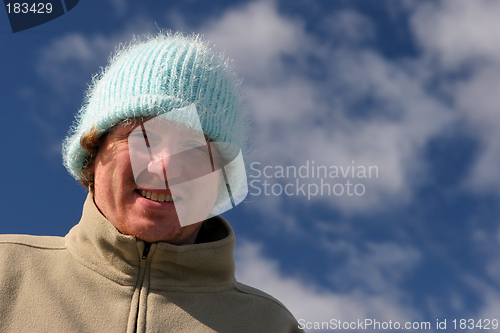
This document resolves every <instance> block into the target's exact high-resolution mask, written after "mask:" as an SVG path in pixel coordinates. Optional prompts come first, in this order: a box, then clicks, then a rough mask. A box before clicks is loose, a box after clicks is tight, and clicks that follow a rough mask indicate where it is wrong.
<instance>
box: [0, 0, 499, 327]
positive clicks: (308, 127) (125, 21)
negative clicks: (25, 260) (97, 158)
mask: <svg viewBox="0 0 500 333" xmlns="http://www.w3.org/2000/svg"><path fill="white" fill-rule="evenodd" d="M499 15H500V3H498V2H495V1H486V0H476V1H466V0H446V1H426V0H423V1H389V0H387V1H340V0H337V1H305V0H292V1H289V0H287V1H285V0H281V1H278V0H275V1H267V0H258V1H231V2H229V1H210V2H206V1H197V0H190V1H169V2H159V1H158V2H155V4H154V5H153V4H151V2H139V1H126V0H107V1H101V2H99V5H98V4H97V2H95V1H85V0H81V1H80V3H79V4H78V5H77V6H76V7H75V8H74V9H73V10H71V11H70V12H68V13H67V14H65V15H63V16H61V17H59V18H57V19H55V20H53V21H51V22H48V23H46V24H44V25H41V26H38V27H35V28H33V29H30V30H26V31H24V32H19V33H16V34H13V33H12V32H11V30H10V26H9V24H8V20H7V15H6V13H5V11H3V12H2V11H0V59H1V62H0V77H1V78H2V80H1V83H0V85H1V88H2V89H1V90H0V94H1V98H0V106H1V112H2V123H3V124H4V125H3V130H2V131H1V132H0V135H1V139H2V142H3V145H2V163H1V169H0V170H1V174H2V175H3V181H2V185H1V186H2V189H3V193H4V194H3V195H2V200H1V201H0V205H1V211H2V213H3V218H2V222H1V223H0V232H1V233H29V234H36V235H60V236H63V235H65V234H66V233H67V231H68V230H69V229H70V228H71V227H72V226H73V225H74V224H75V223H77V222H78V220H79V217H80V213H81V208H82V203H83V201H84V199H85V196H86V192H85V190H84V189H83V188H82V187H81V186H79V185H78V184H77V183H76V182H75V181H74V180H73V179H72V178H71V176H70V175H69V174H68V173H67V172H66V170H65V169H64V168H63V166H62V164H61V154H60V149H61V142H62V140H63V138H64V137H65V135H66V133H67V131H68V128H69V126H70V125H71V123H72V121H73V117H74V114H75V113H76V112H77V110H78V109H79V107H80V105H81V102H82V99H83V94H84V91H85V89H86V87H87V84H88V83H89V82H90V80H91V78H92V76H93V75H94V74H95V73H97V72H99V68H100V67H101V66H105V65H106V61H107V57H108V56H109V54H110V52H111V51H112V50H113V49H114V48H115V46H117V45H118V44H119V43H121V42H122V43H123V42H127V41H128V40H129V39H130V38H131V36H132V35H133V34H143V33H147V32H149V33H152V34H155V33H157V32H158V27H159V28H162V29H171V30H174V31H176V30H181V31H184V32H186V33H191V32H195V33H198V34H203V35H204V36H205V37H206V38H207V39H209V40H211V41H212V42H213V43H214V44H215V45H216V47H217V49H218V50H220V51H223V52H224V53H225V54H226V55H227V56H228V57H230V58H232V59H233V61H234V67H235V69H236V71H237V72H238V73H239V75H240V76H241V77H242V78H243V84H242V89H243V93H244V95H245V98H246V104H247V106H248V109H249V111H250V114H251V119H252V124H251V125H252V138H251V139H252V146H251V148H252V149H251V150H252V154H251V156H247V158H248V159H250V158H251V160H252V161H254V162H257V163H256V164H254V169H257V170H258V171H256V170H254V171H253V172H252V173H251V176H252V178H250V180H255V181H256V182H254V183H253V184H254V186H255V187H257V188H259V189H261V194H260V195H254V194H256V193H257V192H258V191H257V189H255V188H251V189H250V195H249V196H248V198H247V200H246V202H244V203H242V204H241V205H239V206H238V207H237V208H236V209H233V210H231V211H229V212H227V213H225V214H224V216H225V217H226V218H227V219H228V220H229V222H230V223H231V224H232V225H233V227H234V229H235V231H236V234H237V249H236V260H237V266H238V269H237V277H238V278H239V280H240V281H242V282H244V283H247V284H250V285H253V286H256V287H259V288H261V289H263V290H264V291H266V292H268V293H270V294H271V295H274V296H275V297H277V298H278V299H280V300H281V301H282V302H283V303H284V304H285V305H286V306H287V307H288V308H289V309H290V310H291V311H292V312H293V313H294V315H295V316H296V317H297V318H301V319H304V320H306V321H311V322H313V321H328V320H330V319H339V320H342V321H348V320H356V319H361V320H363V319H365V318H372V319H377V320H379V321H389V320H392V321H393V322H394V321H400V322H402V323H403V322H405V321H430V322H431V323H433V325H434V324H435V322H436V319H439V320H444V319H447V320H448V328H450V325H451V323H450V322H451V320H453V319H455V318H457V319H460V318H466V319H475V320H479V319H483V320H484V319H490V320H491V319H494V318H496V319H499V320H500V315H499V314H500V230H499V220H500V219H499V216H500V214H499V213H500V211H499V210H500V209H499V208H498V207H499V206H500V205H499V204H498V203H499V199H500V196H499V195H500V190H499V189H500V177H499V175H498V172H499V170H500V130H499V128H500V112H499V110H498V101H499V96H500V80H499V77H500V60H499V59H500V23H498V19H497V18H498V16H499ZM313 161H314V165H315V166H325V167H326V168H327V169H328V170H333V169H335V167H337V168H339V169H340V167H342V168H343V169H344V170H345V169H346V168H347V167H353V166H356V170H357V171H358V170H360V169H359V168H362V167H366V168H368V167H369V166H375V167H376V168H377V170H378V177H375V176H372V177H371V178H368V177H366V178H361V177H351V176H352V174H351V175H346V176H347V177H343V176H342V175H341V176H340V177H338V178H334V177H323V179H321V177H320V178H318V177H315V178H312V177H309V178H301V177H300V176H297V177H294V176H293V175H292V176H290V177H288V178H280V177H279V174H278V175H276V171H278V170H279V167H280V166H281V167H283V168H285V169H286V168H287V167H289V168H292V167H295V168H296V169H299V168H300V167H301V166H304V165H307V164H308V163H309V165H312V164H313ZM266 166H268V167H269V168H268V169H266V170H267V173H266V175H267V176H270V177H269V178H266V177H265V176H264V174H260V177H259V171H260V172H262V171H263V169H264V167H266ZM249 171H250V170H249ZM264 181H267V183H268V184H269V188H268V191H270V190H271V187H272V186H274V191H275V192H274V193H278V192H279V190H280V188H281V189H284V188H285V186H286V185H288V184H291V185H289V187H288V189H289V190H291V191H292V192H293V191H295V190H296V187H297V182H298V183H299V184H303V185H304V188H305V190H306V191H307V188H310V189H311V190H312V191H314V189H315V186H321V184H322V183H321V181H323V183H328V184H329V185H330V186H334V185H335V184H337V183H338V184H340V185H338V186H337V187H336V189H337V190H339V189H340V188H342V187H341V185H342V186H345V184H346V182H347V181H349V182H350V183H352V184H361V185H362V186H361V185H359V186H358V188H357V189H358V190H361V189H364V192H363V194H362V195H356V194H354V195H348V194H347V193H346V192H344V193H343V194H342V195H332V194H331V195H326V194H324V195H320V194H317V195H314V196H311V197H309V198H308V196H307V193H306V195H303V194H302V193H301V192H297V191H295V192H294V193H295V194H294V195H292V196H287V195H285V194H283V193H281V194H280V195H274V194H272V193H271V194H270V195H265V194H264V187H263V186H264V185H263V184H264ZM353 186H354V185H353ZM344 189H345V191H347V187H345V188H344ZM268 193H270V192H268ZM289 193H290V192H289ZM337 193H338V192H337ZM358 193H360V192H359V191H358ZM311 332H319V330H311Z"/></svg>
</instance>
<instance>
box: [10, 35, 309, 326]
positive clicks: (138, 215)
mask: <svg viewBox="0 0 500 333" xmlns="http://www.w3.org/2000/svg"><path fill="white" fill-rule="evenodd" d="M237 82H238V81H237V80H236V78H235V76H234V74H233V73H232V71H231V69H230V67H229V66H228V65H227V62H225V61H224V60H223V59H222V58H221V57H220V56H217V55H215V54H214V53H213V52H212V51H211V50H210V49H209V48H208V47H206V45H205V44H204V43H203V42H202V41H201V40H200V39H199V38H198V37H196V36H193V37H185V36H182V35H162V34H160V35H159V36H157V37H154V38H153V37H150V38H148V39H147V40H144V41H137V40H136V41H133V42H132V43H131V44H130V45H129V46H127V47H126V48H124V49H122V50H121V51H119V52H118V53H117V54H116V55H115V56H114V57H113V58H112V59H111V60H110V64H109V65H108V67H107V68H106V69H104V70H103V72H102V74H101V75H100V76H99V77H98V78H96V79H95V80H94V82H93V84H92V86H91V87H90V88H89V91H88V93H87V99H86V102H85V103H84V105H83V107H82V109H81V110H80V112H79V114H78V115H77V117H76V121H75V126H74V127H73V128H72V129H71V131H70V134H69V136H68V138H67V139H66V140H65V142H64V146H63V159H64V165H65V166H66V168H67V169H68V171H69V172H70V173H71V174H72V175H73V176H74V177H75V179H77V180H78V181H80V182H81V183H82V184H83V185H84V186H86V187H87V188H89V195H88V197H87V200H86V202H85V204H84V208H83V214H82V218H81V220H80V222H79V223H78V224H77V225H76V226H75V227H73V228H72V229H71V231H70V232H69V233H68V235H66V237H64V238H61V237H35V236H25V235H4V236H2V237H0V265H1V266H0V267H2V273H0V288H1V290H0V298H1V299H0V331H1V332H54V331H58V332H300V331H301V330H299V329H298V324H297V322H296V320H295V319H294V318H293V316H292V315H291V314H290V312H289V311H288V310H287V309H286V308H285V307H284V306H283V305H282V304H281V303H279V302H278V301H276V300H275V299H273V298H272V297H270V296H269V295H267V294H265V293H263V292H261V291H258V290H256V289H253V288H251V287H248V286H245V285H243V284H240V283H238V282H237V281H236V280H235V278H234V261H233V252H232V251H233V248H234V243H235V240H234V234H233V231H232V229H231V227H230V226H229V224H228V223H227V222H226V221H225V220H224V219H222V218H221V217H219V216H217V214H219V213H221V212H224V211H225V210H227V209H230V208H231V207H233V206H234V205H236V204H238V203H239V202H240V201H241V200H242V197H244V196H245V195H246V192H247V188H246V179H245V170H244V165H243V163H242V161H243V159H242V155H241V149H240V147H244V143H245V127H246V126H245V123H246V120H245V116H244V113H243V111H242V110H243V108H242V106H241V102H240V97H239V93H238V85H237Z"/></svg>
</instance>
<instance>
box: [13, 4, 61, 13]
mask: <svg viewBox="0 0 500 333" xmlns="http://www.w3.org/2000/svg"><path fill="white" fill-rule="evenodd" d="M5 7H7V13H8V14H10V13H14V14H28V13H33V14H50V13H51V12H52V3H50V2H47V3H43V2H39V3H33V4H31V5H30V4H29V3H20V2H14V3H10V2H9V3H7V4H6V5H5Z"/></svg>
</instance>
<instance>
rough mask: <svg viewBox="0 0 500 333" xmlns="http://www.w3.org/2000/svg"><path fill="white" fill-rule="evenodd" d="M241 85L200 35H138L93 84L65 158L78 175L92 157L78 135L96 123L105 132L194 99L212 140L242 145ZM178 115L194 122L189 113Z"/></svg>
mask: <svg viewBox="0 0 500 333" xmlns="http://www.w3.org/2000/svg"><path fill="white" fill-rule="evenodd" d="M238 87H239V81H238V80H237V78H236V76H235V75H234V72H233V71H232V69H231V66H230V65H229V64H228V62H227V60H225V59H224V57H222V56H221V55H218V54H215V53H214V52H213V51H212V50H211V49H210V48H209V47H207V46H206V43H205V42H204V41H203V40H202V39H201V38H200V37H199V36H196V35H193V36H184V35H181V34H173V35H172V34H159V35H158V36H155V37H151V36H150V37H147V38H145V39H144V40H139V39H134V40H133V41H132V42H131V43H130V44H129V45H128V46H125V47H124V48H122V49H121V50H119V51H118V52H116V54H115V55H114V56H113V57H112V58H111V59H110V61H109V64H108V66H107V67H106V68H105V69H104V70H103V71H102V73H101V74H100V75H99V76H98V77H96V78H95V79H94V80H93V83H92V85H91V86H90V87H89V90H88V91H87V94H86V99H85V102H84V104H83V106H82V108H81V109H80V111H79V113H78V114H77V116H76V119H75V122H74V124H73V126H72V128H71V129H70V132H69V134H68V136H67V138H66V139H65V141H64V143H63V164H64V166H65V167H66V169H67V170H68V171H69V173H70V174H71V175H72V176H73V177H74V178H75V179H77V180H79V179H81V177H82V168H83V167H84V165H85V163H86V161H87V158H88V152H87V151H86V150H85V149H83V147H82V146H81V145H80V139H81V137H82V135H84V134H86V133H88V132H90V131H91V129H92V128H93V127H94V128H95V129H97V133H98V135H101V134H103V133H105V132H107V131H110V130H111V129H113V127H114V126H116V125H117V124H119V123H120V122H122V121H124V120H126V119H132V118H140V117H152V116H157V115H160V114H164V113H166V112H169V111H171V110H172V109H175V108H182V107H186V106H188V105H191V104H193V103H195V104H196V107H197V109H198V115H199V117H200V122H201V125H202V127H203V130H204V132H205V135H206V136H207V137H208V138H209V139H210V140H211V141H215V142H229V143H233V144H236V145H235V146H237V147H242V148H243V147H244V144H245V141H246V132H247V131H246V129H247V126H246V114H245V112H244V108H243V106H242V102H241V97H240V94H239V89H238ZM178 121H180V122H182V123H183V124H184V125H186V126H189V124H191V123H193V119H190V118H189V116H186V117H183V118H182V119H178ZM243 172H244V171H243Z"/></svg>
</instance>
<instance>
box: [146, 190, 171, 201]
mask: <svg viewBox="0 0 500 333" xmlns="http://www.w3.org/2000/svg"><path fill="white" fill-rule="evenodd" d="M140 194H141V195H142V196H143V197H145V198H148V199H150V200H152V201H158V202H172V201H173V200H172V195H170V194H165V193H157V192H152V191H145V190H141V192H140ZM176 200H177V197H176Z"/></svg>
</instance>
